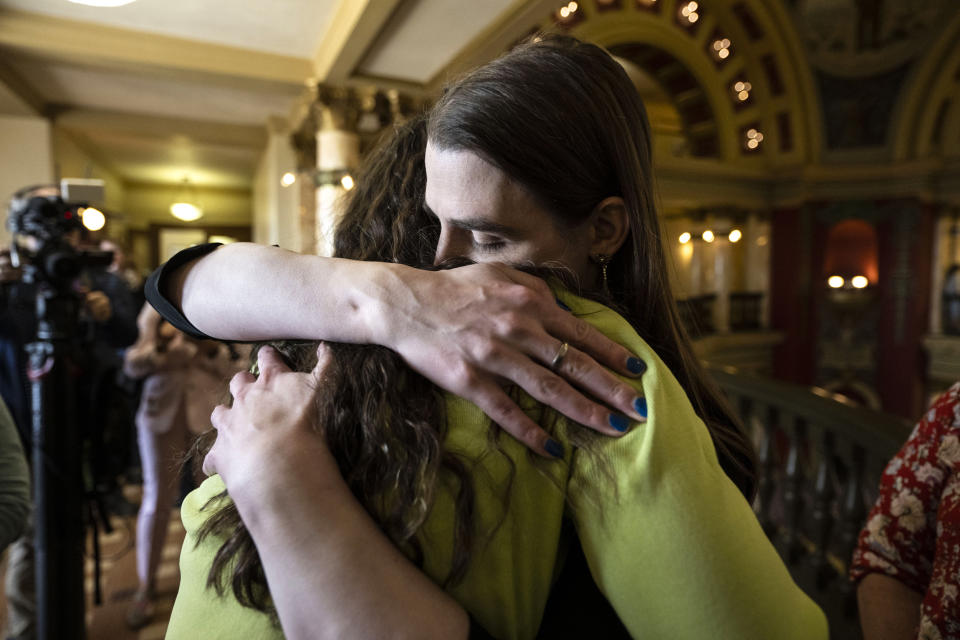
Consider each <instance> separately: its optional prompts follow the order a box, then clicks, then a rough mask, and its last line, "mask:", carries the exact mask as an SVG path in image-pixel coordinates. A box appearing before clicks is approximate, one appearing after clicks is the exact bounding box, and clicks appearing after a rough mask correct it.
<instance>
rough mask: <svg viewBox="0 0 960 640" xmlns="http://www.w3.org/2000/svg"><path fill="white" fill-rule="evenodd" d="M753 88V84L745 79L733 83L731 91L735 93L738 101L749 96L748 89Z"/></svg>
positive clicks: (745, 99) (744, 100) (743, 100)
mask: <svg viewBox="0 0 960 640" xmlns="http://www.w3.org/2000/svg"><path fill="white" fill-rule="evenodd" d="M752 89H753V85H752V84H750V83H749V82H746V81H743V80H741V81H738V82H735V83H734V85H733V92H734V93H735V94H737V99H738V100H740V102H746V101H747V99H748V98H749V97H750V91H751V90H752Z"/></svg>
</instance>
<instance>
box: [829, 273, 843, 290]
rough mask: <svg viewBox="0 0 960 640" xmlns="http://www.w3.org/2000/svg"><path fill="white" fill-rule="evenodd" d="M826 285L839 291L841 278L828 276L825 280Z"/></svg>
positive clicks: (841, 284)
mask: <svg viewBox="0 0 960 640" xmlns="http://www.w3.org/2000/svg"><path fill="white" fill-rule="evenodd" d="M827 284H828V285H830V287H831V288H832V289H839V288H840V287H842V286H843V278H841V277H840V276H830V277H829V278H827Z"/></svg>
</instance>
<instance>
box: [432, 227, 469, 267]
mask: <svg viewBox="0 0 960 640" xmlns="http://www.w3.org/2000/svg"><path fill="white" fill-rule="evenodd" d="M459 244H460V242H459V241H458V239H457V233H456V229H450V228H449V227H448V228H446V229H443V228H441V229H440V238H439V239H438V240H437V251H436V253H434V255H433V264H434V265H438V264H440V263H442V262H443V261H444V260H449V259H450V258H458V257H461V256H463V248H462V247H460V246H459Z"/></svg>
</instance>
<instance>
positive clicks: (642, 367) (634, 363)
mask: <svg viewBox="0 0 960 640" xmlns="http://www.w3.org/2000/svg"><path fill="white" fill-rule="evenodd" d="M646 370H647V363H646V362H644V361H643V360H641V359H640V358H634V357H630V358H627V371H629V372H630V373H632V374H634V375H640V374H641V373H643V372H644V371H646Z"/></svg>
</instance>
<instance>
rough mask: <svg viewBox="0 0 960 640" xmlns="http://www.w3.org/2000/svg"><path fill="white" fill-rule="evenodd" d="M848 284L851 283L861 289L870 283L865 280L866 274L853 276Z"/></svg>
mask: <svg viewBox="0 0 960 640" xmlns="http://www.w3.org/2000/svg"><path fill="white" fill-rule="evenodd" d="M850 284H852V285H853V286H854V287H855V288H857V289H863V288H865V287H866V286H867V285H868V284H870V281H869V280H867V278H866V276H853V277H852V278H851V279H850Z"/></svg>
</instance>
